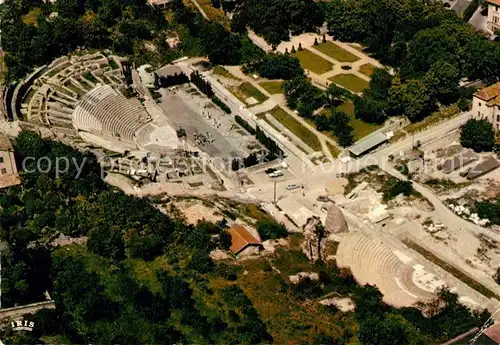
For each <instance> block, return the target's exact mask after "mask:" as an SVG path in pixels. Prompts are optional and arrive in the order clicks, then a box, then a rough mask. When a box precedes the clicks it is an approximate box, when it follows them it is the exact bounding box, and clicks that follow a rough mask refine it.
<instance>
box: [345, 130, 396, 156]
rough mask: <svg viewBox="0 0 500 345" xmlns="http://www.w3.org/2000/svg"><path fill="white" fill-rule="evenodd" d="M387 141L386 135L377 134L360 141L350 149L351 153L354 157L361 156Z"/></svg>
mask: <svg viewBox="0 0 500 345" xmlns="http://www.w3.org/2000/svg"><path fill="white" fill-rule="evenodd" d="M386 141H387V136H386V135H385V134H384V133H380V132H378V133H375V134H372V135H369V136H367V137H366V138H364V139H362V140H360V141H358V142H357V143H356V144H354V145H352V146H351V147H349V152H351V153H352V154H353V155H354V156H356V157H357V156H361V155H363V154H365V153H367V152H368V151H371V150H373V149H375V148H376V147H378V146H380V145H382V144H383V143H385V142H386Z"/></svg>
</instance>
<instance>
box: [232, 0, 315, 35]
mask: <svg viewBox="0 0 500 345" xmlns="http://www.w3.org/2000/svg"><path fill="white" fill-rule="evenodd" d="M323 20H324V17H323V11H322V10H321V8H320V7H319V6H318V5H317V4H316V3H315V2H314V1H313V0H242V1H241V3H240V5H239V6H237V7H236V10H235V13H234V17H233V21H232V26H231V27H232V29H233V30H239V31H240V32H243V31H244V30H245V27H246V26H249V27H250V28H251V29H252V30H254V31H255V32H256V33H257V34H259V35H261V36H263V37H264V38H265V39H266V41H267V42H269V43H270V44H278V43H280V42H281V41H282V40H285V41H287V40H288V39H289V37H290V33H291V34H292V35H297V34H300V33H303V32H307V31H314V30H315V28H316V27H318V26H321V25H322V24H323Z"/></svg>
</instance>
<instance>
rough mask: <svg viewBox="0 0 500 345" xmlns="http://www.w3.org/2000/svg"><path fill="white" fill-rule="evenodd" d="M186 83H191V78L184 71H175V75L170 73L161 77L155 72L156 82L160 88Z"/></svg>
mask: <svg viewBox="0 0 500 345" xmlns="http://www.w3.org/2000/svg"><path fill="white" fill-rule="evenodd" d="M186 83H189V78H188V76H187V75H185V74H184V73H182V72H181V73H179V74H177V73H175V74H174V75H168V76H166V77H164V76H161V77H160V76H158V75H157V74H156V73H155V84H156V86H157V87H158V88H160V87H169V86H174V85H181V84H186Z"/></svg>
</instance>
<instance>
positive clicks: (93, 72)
mask: <svg viewBox="0 0 500 345" xmlns="http://www.w3.org/2000/svg"><path fill="white" fill-rule="evenodd" d="M122 80H123V72H122V69H121V61H120V59H119V58H118V57H114V56H106V55H104V54H103V53H101V52H96V53H92V54H86V55H73V56H71V57H67V56H63V57H60V58H58V59H56V60H54V61H53V62H52V63H51V64H50V65H48V66H41V67H40V68H38V69H37V70H36V71H35V72H33V73H32V74H31V75H30V76H28V77H27V78H26V79H24V80H23V81H22V82H20V83H19V84H18V85H17V87H16V89H15V90H14V94H13V96H12V102H11V104H12V105H11V108H13V109H14V110H15V111H14V113H15V117H16V118H22V119H23V120H26V121H30V122H34V123H41V124H44V125H48V126H55V127H65V128H67V129H73V124H72V118H71V116H72V113H73V111H74V109H75V107H76V106H77V103H78V101H79V100H80V98H81V97H83V95H85V94H86V93H87V92H89V91H90V90H92V89H93V88H95V87H96V86H99V85H103V84H110V85H122V84H123V81H122Z"/></svg>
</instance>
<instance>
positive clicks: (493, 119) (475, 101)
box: [472, 83, 500, 131]
mask: <svg viewBox="0 0 500 345" xmlns="http://www.w3.org/2000/svg"><path fill="white" fill-rule="evenodd" d="M472 116H473V117H474V118H475V119H477V120H480V119H485V120H488V121H489V122H490V123H491V124H492V125H493V128H494V129H495V131H499V130H500V83H496V84H493V85H490V86H487V87H485V88H483V89H481V90H479V91H477V92H476V93H475V94H474V97H473V98H472Z"/></svg>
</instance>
